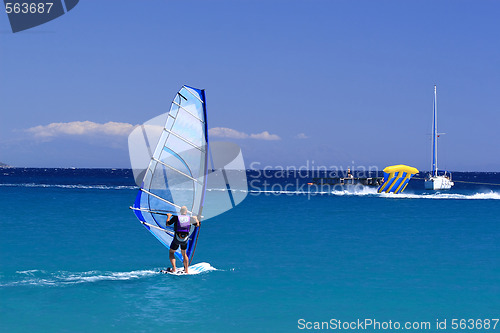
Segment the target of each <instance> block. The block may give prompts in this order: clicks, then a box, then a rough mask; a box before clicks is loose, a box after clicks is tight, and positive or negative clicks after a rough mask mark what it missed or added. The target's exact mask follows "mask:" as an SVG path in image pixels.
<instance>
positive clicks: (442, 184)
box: [424, 86, 454, 190]
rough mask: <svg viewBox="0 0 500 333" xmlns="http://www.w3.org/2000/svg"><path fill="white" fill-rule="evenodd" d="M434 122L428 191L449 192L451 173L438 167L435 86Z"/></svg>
mask: <svg viewBox="0 0 500 333" xmlns="http://www.w3.org/2000/svg"><path fill="white" fill-rule="evenodd" d="M433 111H434V112H433V121H432V172H431V173H430V174H429V175H428V176H427V178H426V179H425V183H424V184H425V189H426V190H449V189H450V188H451V187H452V186H453V185H454V183H453V181H452V180H451V173H449V172H447V171H440V170H438V166H437V139H438V137H439V135H438V131H437V94H436V86H434V110H433Z"/></svg>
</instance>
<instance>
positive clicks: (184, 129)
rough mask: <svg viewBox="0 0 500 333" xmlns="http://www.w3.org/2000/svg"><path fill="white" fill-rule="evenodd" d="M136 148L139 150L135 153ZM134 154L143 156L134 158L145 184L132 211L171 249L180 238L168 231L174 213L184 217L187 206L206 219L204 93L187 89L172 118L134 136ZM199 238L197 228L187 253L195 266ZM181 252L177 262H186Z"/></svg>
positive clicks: (157, 120) (155, 121)
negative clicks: (175, 239) (173, 241)
mask: <svg viewBox="0 0 500 333" xmlns="http://www.w3.org/2000/svg"><path fill="white" fill-rule="evenodd" d="M155 142H156V145H155V146H154V147H155V148H154V150H153V145H154V144H155ZM131 143H134V144H131ZM133 147H138V148H137V149H135V150H136V151H134V148H133ZM144 147H146V148H147V149H144ZM129 149H130V154H131V156H132V155H134V154H135V155H134V156H142V157H141V158H135V159H132V158H131V161H132V168H133V170H134V176H135V178H136V181H137V182H140V190H139V193H138V194H137V197H136V199H135V202H134V204H133V206H132V207H131V208H132V209H133V210H134V212H135V215H136V216H137V218H138V219H139V221H140V222H141V223H142V224H143V225H144V226H145V227H146V228H147V229H148V230H149V231H150V232H151V233H152V234H153V235H154V236H155V237H156V238H157V239H158V240H159V241H160V242H161V243H162V244H163V245H165V246H166V247H167V248H168V247H170V243H171V242H172V240H173V237H174V230H173V227H172V226H167V225H166V219H167V214H168V213H170V214H173V215H178V214H179V211H180V208H181V207H182V206H186V207H187V208H188V214H189V215H191V216H197V217H198V219H199V220H201V218H202V211H203V204H204V200H205V191H206V184H207V160H208V130H207V112H206V104H205V92H204V90H200V89H195V88H193V87H189V86H183V87H182V88H181V89H180V90H179V92H178V93H177V94H176V95H175V98H174V100H173V101H172V105H171V107H170V111H169V112H168V113H167V114H165V115H162V116H159V117H156V118H154V119H152V120H150V121H149V122H147V123H145V124H144V125H141V126H139V127H137V128H136V129H135V130H134V131H133V132H132V133H131V135H130V136H129ZM141 154H142V155H141ZM146 163H148V165H147V168H145V164H146ZM141 179H142V181H141ZM198 234H199V227H195V226H191V231H190V236H189V240H188V248H187V251H186V252H187V256H188V257H189V260H190V262H191V259H192V257H193V254H194V252H195V249H196V242H197V238H198ZM179 251H180V250H178V252H176V256H177V258H179V259H180V260H182V256H181V255H180V252H179Z"/></svg>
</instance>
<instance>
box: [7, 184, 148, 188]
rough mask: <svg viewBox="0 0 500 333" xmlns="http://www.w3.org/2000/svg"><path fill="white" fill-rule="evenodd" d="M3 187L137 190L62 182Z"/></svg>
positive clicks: (122, 186)
mask: <svg viewBox="0 0 500 333" xmlns="http://www.w3.org/2000/svg"><path fill="white" fill-rule="evenodd" d="M0 186H5V187H41V188H64V189H82V190H93V189H96V190H137V189H139V187H137V186H128V185H117V186H109V185H64V184H35V183H21V184H0Z"/></svg>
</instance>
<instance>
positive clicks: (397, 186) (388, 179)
mask: <svg viewBox="0 0 500 333" xmlns="http://www.w3.org/2000/svg"><path fill="white" fill-rule="evenodd" d="M417 173H418V170H417V169H416V168H414V167H411V166H408V165H403V164H398V165H392V166H388V167H386V168H385V169H384V182H383V183H382V185H380V186H379V188H378V190H377V192H378V193H382V192H385V193H390V192H393V193H395V194H397V193H401V192H403V191H404V189H405V188H406V186H407V185H408V182H409V181H410V179H411V177H413V175H415V174H417Z"/></svg>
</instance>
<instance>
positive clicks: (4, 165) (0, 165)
mask: <svg viewBox="0 0 500 333" xmlns="http://www.w3.org/2000/svg"><path fill="white" fill-rule="evenodd" d="M9 166H10V165H8V164H5V163H2V162H0V168H8V167H9Z"/></svg>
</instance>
